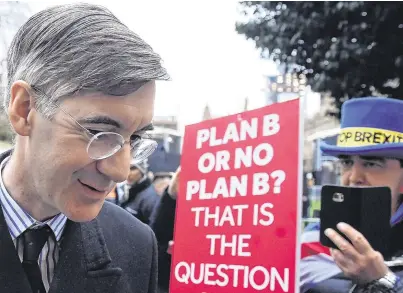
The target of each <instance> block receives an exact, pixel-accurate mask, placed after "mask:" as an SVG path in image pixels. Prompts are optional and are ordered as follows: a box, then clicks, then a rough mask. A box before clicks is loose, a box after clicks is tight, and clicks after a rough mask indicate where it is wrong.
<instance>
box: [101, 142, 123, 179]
mask: <svg viewBox="0 0 403 293" xmlns="http://www.w3.org/2000/svg"><path fill="white" fill-rule="evenodd" d="M130 160H131V154H130V147H128V146H127V147H123V148H122V149H121V150H119V151H118V152H117V153H116V154H114V155H113V156H110V157H108V158H106V159H102V160H99V161H98V162H97V169H98V171H99V172H101V173H102V174H104V175H105V176H107V177H108V178H109V179H110V180H112V181H114V182H123V181H125V180H126V179H127V177H128V176H129V172H130Z"/></svg>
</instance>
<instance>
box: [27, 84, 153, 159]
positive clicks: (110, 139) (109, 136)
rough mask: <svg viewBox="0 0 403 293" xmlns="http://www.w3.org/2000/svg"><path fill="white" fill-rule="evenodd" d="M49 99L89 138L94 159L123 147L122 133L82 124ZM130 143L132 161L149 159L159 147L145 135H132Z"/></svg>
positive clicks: (114, 152) (104, 157)
mask: <svg viewBox="0 0 403 293" xmlns="http://www.w3.org/2000/svg"><path fill="white" fill-rule="evenodd" d="M31 88H32V89H33V90H34V91H35V92H37V93H40V94H42V95H44V96H47V95H46V94H45V93H43V92H42V91H41V90H39V89H38V88H37V87H34V86H31ZM48 99H49V101H50V102H51V103H52V104H53V105H54V106H55V107H56V108H57V109H59V110H60V111H61V112H63V113H64V114H65V115H67V116H68V117H69V118H70V119H71V120H72V121H73V122H74V123H75V124H77V125H78V126H79V127H80V128H81V129H82V130H84V132H85V133H86V135H87V136H88V138H89V142H88V144H87V153H88V156H89V157H90V158H91V159H93V160H102V159H106V158H109V157H110V156H113V155H114V154H116V153H117V152H118V151H119V150H120V149H122V148H123V146H124V145H125V143H126V141H125V139H124V138H123V136H122V135H120V134H119V133H116V132H107V131H101V132H99V131H94V132H96V133H93V131H91V130H89V129H88V128H86V127H84V126H82V125H81V124H80V123H79V122H78V121H77V120H76V119H75V118H74V117H73V116H72V115H70V114H69V113H68V112H67V111H65V110H64V109H63V108H62V107H60V106H59V105H58V104H57V103H55V102H54V101H53V100H51V99H50V98H49V97H48ZM129 144H130V150H131V151H130V153H131V156H132V163H139V162H141V161H144V160H145V159H147V158H148V157H149V156H150V155H151V154H152V153H153V152H154V151H155V150H156V148H157V146H158V143H157V142H156V141H155V140H153V139H151V138H149V137H144V135H136V134H134V135H132V136H131V138H130V141H129Z"/></svg>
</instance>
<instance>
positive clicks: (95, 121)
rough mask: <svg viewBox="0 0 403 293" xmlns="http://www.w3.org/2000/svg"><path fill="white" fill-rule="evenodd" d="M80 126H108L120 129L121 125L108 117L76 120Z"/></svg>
mask: <svg viewBox="0 0 403 293" xmlns="http://www.w3.org/2000/svg"><path fill="white" fill-rule="evenodd" d="M78 123H80V124H109V125H112V126H115V127H117V128H122V124H121V123H120V122H119V121H116V120H115V119H112V118H110V117H108V116H92V117H85V118H81V119H79V120H78Z"/></svg>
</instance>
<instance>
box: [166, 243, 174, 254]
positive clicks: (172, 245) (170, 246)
mask: <svg viewBox="0 0 403 293" xmlns="http://www.w3.org/2000/svg"><path fill="white" fill-rule="evenodd" d="M173 249H174V242H173V240H171V241H169V243H168V249H167V253H168V254H172V251H173Z"/></svg>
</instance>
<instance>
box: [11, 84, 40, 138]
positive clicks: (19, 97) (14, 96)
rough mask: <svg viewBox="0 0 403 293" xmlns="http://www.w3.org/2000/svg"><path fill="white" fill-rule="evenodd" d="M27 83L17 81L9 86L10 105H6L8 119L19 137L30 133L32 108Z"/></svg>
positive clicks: (31, 99) (29, 88)
mask: <svg viewBox="0 0 403 293" xmlns="http://www.w3.org/2000/svg"><path fill="white" fill-rule="evenodd" d="M31 91H32V89H31V87H30V85H29V84H28V83H26V82H25V81H22V80H18V81H16V82H14V83H13V84H12V85H11V89H10V96H11V98H10V104H9V105H8V117H9V119H10V123H11V125H12V127H13V128H14V130H15V132H16V133H18V134H19V135H21V136H28V135H29V134H30V132H31V126H32V125H31V124H30V123H29V119H28V118H29V115H30V114H31V112H32V111H31V110H32V108H33V105H34V104H33V103H34V100H33V96H32V95H31Z"/></svg>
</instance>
